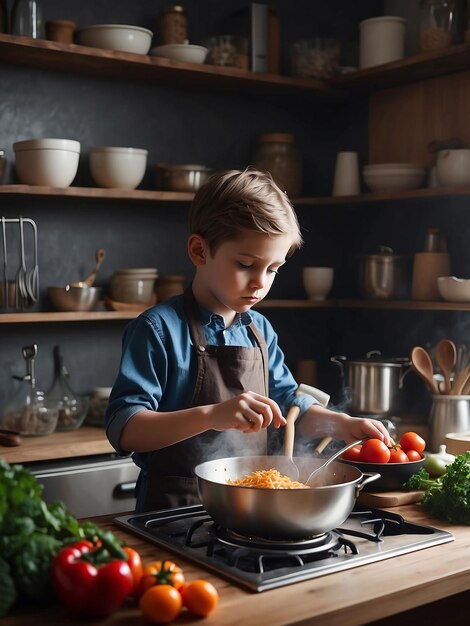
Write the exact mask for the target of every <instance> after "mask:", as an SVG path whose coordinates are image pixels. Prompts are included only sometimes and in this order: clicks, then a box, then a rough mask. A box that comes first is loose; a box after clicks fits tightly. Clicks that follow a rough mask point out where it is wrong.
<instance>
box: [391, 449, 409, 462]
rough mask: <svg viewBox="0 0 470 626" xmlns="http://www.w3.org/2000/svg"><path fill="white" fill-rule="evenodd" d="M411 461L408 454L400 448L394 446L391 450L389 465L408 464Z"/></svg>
mask: <svg viewBox="0 0 470 626" xmlns="http://www.w3.org/2000/svg"><path fill="white" fill-rule="evenodd" d="M408 461H409V459H408V457H407V456H406V453H405V452H403V450H402V449H401V448H400V446H394V447H393V448H390V458H389V460H388V462H389V463H408Z"/></svg>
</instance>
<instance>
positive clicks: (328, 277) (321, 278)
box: [302, 267, 334, 300]
mask: <svg viewBox="0 0 470 626" xmlns="http://www.w3.org/2000/svg"><path fill="white" fill-rule="evenodd" d="M333 277H334V269H333V268H332V267H304V269H303V276H302V279H303V285H304V289H305V291H306V292H307V295H308V297H309V299H310V300H325V299H326V297H327V295H328V294H329V293H330V291H331V288H332V286H333Z"/></svg>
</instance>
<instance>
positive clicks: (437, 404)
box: [428, 395, 470, 452]
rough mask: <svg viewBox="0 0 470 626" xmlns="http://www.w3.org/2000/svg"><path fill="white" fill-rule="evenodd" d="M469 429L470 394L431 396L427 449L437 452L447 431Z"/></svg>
mask: <svg viewBox="0 0 470 626" xmlns="http://www.w3.org/2000/svg"><path fill="white" fill-rule="evenodd" d="M469 430H470V396H444V395H442V396H433V402H432V407H431V413H430V416H429V435H430V436H429V442H428V444H429V450H430V451H431V452H438V451H439V446H440V445H441V444H443V443H445V439H446V435H447V434H448V433H459V432H466V431H469Z"/></svg>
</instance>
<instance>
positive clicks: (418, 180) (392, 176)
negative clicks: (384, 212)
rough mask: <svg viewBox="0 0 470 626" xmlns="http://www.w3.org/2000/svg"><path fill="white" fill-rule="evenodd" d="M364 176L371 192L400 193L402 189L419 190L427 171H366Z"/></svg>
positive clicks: (364, 170) (363, 172)
mask: <svg viewBox="0 0 470 626" xmlns="http://www.w3.org/2000/svg"><path fill="white" fill-rule="evenodd" d="M362 174H363V176H364V181H365V183H366V185H367V186H368V187H369V189H370V190H371V191H398V190H400V189H418V187H420V186H421V185H422V184H423V181H424V177H425V174H426V170H425V169H424V167H423V168H419V169H416V170H412V169H409V170H406V169H404V170H399V169H398V170H393V169H389V170H377V171H374V170H366V169H363V171H362Z"/></svg>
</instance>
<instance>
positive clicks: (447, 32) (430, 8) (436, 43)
mask: <svg viewBox="0 0 470 626" xmlns="http://www.w3.org/2000/svg"><path fill="white" fill-rule="evenodd" d="M451 43H452V4H451V2H450V1H449V0H421V3H420V49H421V50H422V51H423V52H425V51H427V50H438V49H439V48H447V46H450V45H451Z"/></svg>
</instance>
